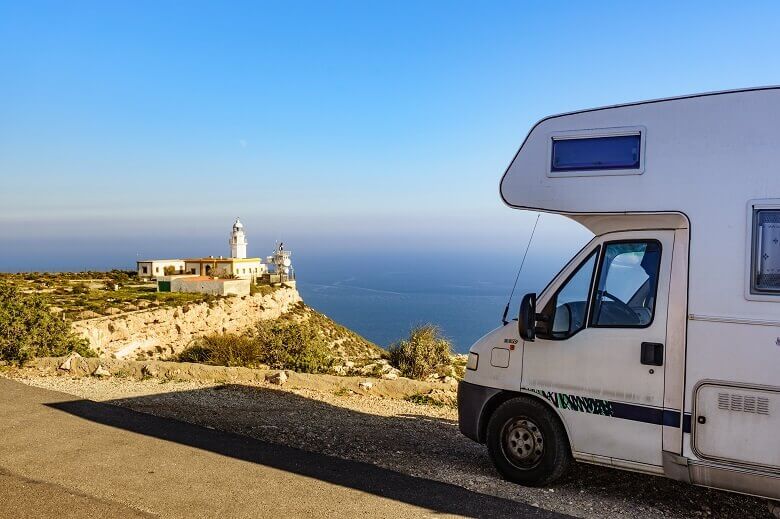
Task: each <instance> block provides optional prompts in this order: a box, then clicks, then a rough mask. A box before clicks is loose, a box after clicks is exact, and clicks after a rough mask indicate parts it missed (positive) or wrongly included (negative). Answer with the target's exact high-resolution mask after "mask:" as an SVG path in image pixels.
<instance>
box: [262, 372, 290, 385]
mask: <svg viewBox="0 0 780 519" xmlns="http://www.w3.org/2000/svg"><path fill="white" fill-rule="evenodd" d="M287 378H288V377H287V373H285V372H284V371H277V372H276V373H272V374H270V375H266V377H265V380H266V381H267V382H270V383H271V384H276V385H277V386H281V385H283V384H284V383H285V382H287Z"/></svg>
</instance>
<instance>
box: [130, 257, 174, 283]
mask: <svg viewBox="0 0 780 519" xmlns="http://www.w3.org/2000/svg"><path fill="white" fill-rule="evenodd" d="M136 266H137V268H138V277H139V278H141V279H156V278H158V277H160V276H166V275H168V276H170V275H173V274H182V273H183V272H184V260H180V259H162V260H142V261H138V262H136ZM166 270H167V272H166Z"/></svg>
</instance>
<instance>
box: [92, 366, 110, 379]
mask: <svg viewBox="0 0 780 519" xmlns="http://www.w3.org/2000/svg"><path fill="white" fill-rule="evenodd" d="M92 376H93V377H110V376H111V372H110V371H108V370H107V369H106V368H104V367H103V365H102V364H98V367H97V369H96V370H95V371H93V372H92Z"/></svg>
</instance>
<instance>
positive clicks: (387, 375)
mask: <svg viewBox="0 0 780 519" xmlns="http://www.w3.org/2000/svg"><path fill="white" fill-rule="evenodd" d="M382 378H383V379H385V380H395V379H397V378H398V374H397V373H393V372H392V371H391V372H389V373H382Z"/></svg>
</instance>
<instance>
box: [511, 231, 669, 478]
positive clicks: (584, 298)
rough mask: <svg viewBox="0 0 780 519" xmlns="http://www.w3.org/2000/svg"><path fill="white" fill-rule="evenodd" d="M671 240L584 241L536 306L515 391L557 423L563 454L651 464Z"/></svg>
mask: <svg viewBox="0 0 780 519" xmlns="http://www.w3.org/2000/svg"><path fill="white" fill-rule="evenodd" d="M673 245H674V231H666V230H659V231H641V232H639V231H636V232H620V233H611V234H607V235H603V236H600V237H597V238H596V239H594V240H593V241H592V242H591V244H590V245H589V246H588V247H587V248H586V249H585V250H583V251H582V252H581V253H580V254H579V255H578V256H577V257H576V258H575V260H574V261H572V262H571V264H570V265H569V266H568V267H567V268H566V269H564V271H563V272H562V273H561V274H560V275H559V277H558V278H557V279H556V280H555V281H554V282H553V283H552V284H551V286H550V287H548V289H547V290H546V291H545V292H544V293H543V294H541V296H540V297H539V301H538V305H537V326H536V340H535V341H533V342H526V343H525V345H524V356H523V374H522V387H523V389H524V390H527V391H531V392H534V393H536V394H537V395H540V396H542V397H543V398H545V399H546V400H548V401H549V402H550V403H551V404H552V405H553V406H555V407H556V408H557V409H558V410H559V412H560V413H561V416H562V418H563V419H564V422H565V425H566V428H567V431H568V433H569V437H570V441H571V444H572V450H573V451H574V452H576V453H581V454H590V455H595V456H600V457H608V458H612V459H615V460H623V461H629V462H634V463H642V464H647V465H656V466H660V465H661V441H662V426H663V421H664V413H663V393H664V369H663V363H664V353H665V351H664V350H665V346H664V345H665V342H666V320H667V306H668V299H669V279H670V269H671V265H672V250H673Z"/></svg>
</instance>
